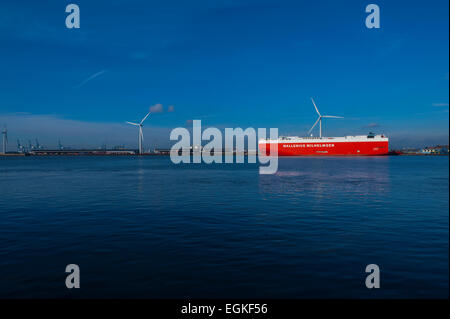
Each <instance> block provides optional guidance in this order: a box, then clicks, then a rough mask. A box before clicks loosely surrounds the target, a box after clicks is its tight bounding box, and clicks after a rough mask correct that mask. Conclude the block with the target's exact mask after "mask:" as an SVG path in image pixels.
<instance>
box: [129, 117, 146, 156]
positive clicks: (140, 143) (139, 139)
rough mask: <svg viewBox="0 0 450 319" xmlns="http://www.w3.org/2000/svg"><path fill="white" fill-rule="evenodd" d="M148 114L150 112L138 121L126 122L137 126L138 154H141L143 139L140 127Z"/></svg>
mask: <svg viewBox="0 0 450 319" xmlns="http://www.w3.org/2000/svg"><path fill="white" fill-rule="evenodd" d="M149 115H150V112H148V113H147V115H146V116H145V117H144V118H143V119H142V120H141V121H140V122H139V123H134V122H128V121H127V122H126V123H128V124H131V125H134V126H139V137H138V143H139V155H142V154H143V151H142V142H143V141H144V133H143V132H142V127H143V126H144V121H145V120H146V119H147V117H148V116H149Z"/></svg>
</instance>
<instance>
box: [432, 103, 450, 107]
mask: <svg viewBox="0 0 450 319" xmlns="http://www.w3.org/2000/svg"><path fill="white" fill-rule="evenodd" d="M433 106H448V103H433Z"/></svg>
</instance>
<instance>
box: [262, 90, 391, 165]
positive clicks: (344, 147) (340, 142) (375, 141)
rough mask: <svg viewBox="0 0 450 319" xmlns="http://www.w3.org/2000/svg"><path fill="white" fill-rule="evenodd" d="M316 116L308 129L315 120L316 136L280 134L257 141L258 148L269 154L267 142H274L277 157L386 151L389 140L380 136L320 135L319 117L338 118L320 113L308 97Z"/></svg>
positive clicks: (268, 143)
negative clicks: (274, 137) (317, 131)
mask: <svg viewBox="0 0 450 319" xmlns="http://www.w3.org/2000/svg"><path fill="white" fill-rule="evenodd" d="M311 100H312V102H313V105H314V107H315V109H316V112H317V114H319V118H318V119H317V121H316V122H315V123H314V125H313V126H312V127H311V129H310V130H309V132H308V134H310V133H311V132H312V130H313V129H314V127H315V126H316V125H317V123H319V127H320V128H319V132H320V133H319V134H320V135H319V137H312V136H311V137H297V136H284V137H280V138H278V139H276V140H270V139H261V140H259V151H260V152H263V153H266V154H267V155H269V154H270V145H272V144H276V149H277V151H278V156H303V155H316V156H337V155H344V156H354V155H365V156H368V155H387V154H388V152H389V139H388V137H386V136H384V135H375V134H373V133H369V134H368V135H359V136H344V137H322V118H342V117H340V116H332V115H321V114H320V112H319V110H318V109H317V106H316V104H315V103H314V100H313V99H311Z"/></svg>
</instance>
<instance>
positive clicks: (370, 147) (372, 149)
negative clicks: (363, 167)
mask: <svg viewBox="0 0 450 319" xmlns="http://www.w3.org/2000/svg"><path fill="white" fill-rule="evenodd" d="M275 144H276V145H278V156H305V155H309V156H311V155H314V156H358V155H359V156H361V155H364V156H370V155H387V154H388V152H389V142H388V141H364V142H362V141H361V142H356V141H347V142H328V141H327V142H310V143H309V142H308V143H303V142H302V143H298V142H278V143H275ZM259 151H260V152H262V153H264V152H265V153H266V154H267V155H269V154H270V143H259Z"/></svg>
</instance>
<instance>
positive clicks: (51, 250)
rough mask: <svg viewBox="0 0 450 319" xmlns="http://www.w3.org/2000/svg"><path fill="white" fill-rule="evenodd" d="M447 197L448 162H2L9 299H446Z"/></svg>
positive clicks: (0, 260) (0, 217)
mask: <svg viewBox="0 0 450 319" xmlns="http://www.w3.org/2000/svg"><path fill="white" fill-rule="evenodd" d="M448 192H449V161H448V157H447V156H443V157H433V156H396V157H395V156H393V157H359V158H280V160H279V170H278V173H277V174H276V175H259V173H258V165H257V164H235V165H230V164H211V165H207V164H190V165H188V164H183V165H175V164H172V162H171V161H170V158H169V157H165V156H147V157H140V158H139V157H24V158H4V157H3V158H0V297H2V298H55V297H56V298H60V297H73V298H110V297H112V298H119V297H120V298H135V297H140V298H168V297H169V298H175V297H177V298H194V297H208V298H214V297H234V298H241V297H253V298H263V297H264V298H436V297H437V298H442V297H445V298H447V297H448V296H449V290H448V288H449V286H448V284H449V264H448V262H449V259H448V257H449V255H448V253H449V252H448V249H449V193H448ZM68 264H77V265H79V267H80V272H81V283H80V284H81V288H80V289H71V290H69V289H67V288H66V286H65V279H66V276H67V275H68V274H66V273H65V267H66V265H68ZM368 264H377V265H378V266H379V268H380V270H381V277H380V278H381V280H380V285H381V287H380V288H379V289H368V288H366V286H365V278H366V276H367V275H368V274H366V273H365V268H366V266H367V265H368Z"/></svg>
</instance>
